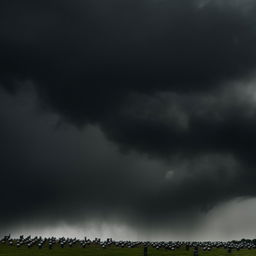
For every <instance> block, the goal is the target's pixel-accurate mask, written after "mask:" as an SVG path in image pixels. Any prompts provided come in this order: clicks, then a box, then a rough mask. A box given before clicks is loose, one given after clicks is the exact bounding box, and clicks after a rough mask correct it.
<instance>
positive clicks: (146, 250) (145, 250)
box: [144, 246, 148, 256]
mask: <svg viewBox="0 0 256 256" xmlns="http://www.w3.org/2000/svg"><path fill="white" fill-rule="evenodd" d="M144 256H148V247H147V246H145V247H144Z"/></svg>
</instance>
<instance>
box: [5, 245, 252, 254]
mask: <svg viewBox="0 0 256 256" xmlns="http://www.w3.org/2000/svg"><path fill="white" fill-rule="evenodd" d="M7 255H8V256H80V255H81V256H82V255H84V256H143V247H137V248H120V247H116V246H111V247H107V248H105V249H104V248H102V247H100V246H97V245H90V246H87V247H85V248H81V247H80V246H74V247H72V248H69V247H65V248H63V249H62V248H60V247H59V246H56V245H55V246H54V247H53V248H52V249H49V248H47V247H44V248H42V249H38V248H37V247H32V248H27V247H26V246H21V247H20V248H17V247H16V246H7V245H5V244H1V245H0V256H7ZM181 255H184V256H186V255H187V256H193V249H190V250H189V251H186V250H185V248H180V249H176V250H175V251H170V250H166V249H159V250H157V249H155V248H152V247H149V248H148V256H181ZM198 255H199V256H201V255H205V256H240V255H241V256H250V255H255V256H256V250H248V249H242V250H240V251H236V250H233V251H232V253H228V252H227V250H226V249H212V251H209V252H208V251H203V250H200V249H199V254H198Z"/></svg>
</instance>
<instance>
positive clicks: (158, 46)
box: [0, 0, 256, 229]
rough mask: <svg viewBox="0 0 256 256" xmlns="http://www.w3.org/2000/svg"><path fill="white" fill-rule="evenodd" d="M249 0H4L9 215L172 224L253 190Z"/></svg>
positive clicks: (255, 105) (1, 46)
mask: <svg viewBox="0 0 256 256" xmlns="http://www.w3.org/2000/svg"><path fill="white" fill-rule="evenodd" d="M255 8H256V4H255V3H254V1H249V0H248V1H218V0H215V1H214V0H212V1H199V0H192V1H189V2H188V1H185V0H177V1H176V0H174V1H165V0H159V1H156V0H149V1H145V0H136V1H135V0H129V1H127V0H122V1H120V0H118V1H117V0H110V1H103V0H98V1H90V0H89V1H79V0H75V1H72V3H70V2H69V1H55V0H52V1H43V2H41V3H38V2H34V1H28V0H26V1H23V2H22V3H20V1H15V0H11V1H5V0H3V1H1V3H0V24H1V25H0V28H1V34H0V54H1V62H0V86H1V87H2V91H1V98H2V101H1V102H2V103H1V108H2V110H1V113H0V114H1V116H0V118H1V121H2V123H3V124H4V125H2V126H1V128H0V133H1V146H0V147H1V152H2V155H3V156H4V157H3V159H4V160H3V161H2V163H1V165H2V170H3V173H4V180H5V182H4V184H3V186H2V188H1V190H2V193H4V191H5V190H8V187H12V186H14V188H13V189H12V190H11V191H10V192H9V193H10V198H15V199H16V198H17V197H18V194H19V191H22V194H23V201H22V203H21V202H20V201H19V200H16V201H17V203H16V204H15V205H13V203H12V201H11V200H9V199H8V198H6V199H5V201H4V203H3V204H4V206H5V208H6V209H8V210H7V211H6V212H4V213H3V215H2V216H1V218H2V220H3V222H5V223H7V224H6V227H7V228H8V223H12V224H13V223H16V222H17V223H18V222H22V221H23V220H24V219H27V218H28V216H30V217H32V216H41V217H40V218H42V221H43V219H44V218H45V219H44V221H52V222H56V221H57V219H58V218H59V217H60V215H61V218H63V220H65V221H68V222H69V221H70V222H72V223H73V222H79V221H82V220H84V219H86V220H89V219H91V218H93V217H95V218H96V219H104V218H107V219H108V218H110V219H111V218H118V217H117V216H119V217H120V221H121V220H122V221H123V222H127V223H129V224H130V225H134V226H140V225H141V228H142V229H143V228H145V226H147V225H149V223H150V225H151V226H152V227H157V226H161V227H162V226H163V223H170V225H172V226H175V223H180V222H177V220H180V221H181V220H182V221H184V220H188V219H189V218H192V217H193V218H195V219H197V218H199V217H198V216H201V213H202V212H204V213H205V212H207V211H209V210H210V209H212V208H213V207H214V206H216V205H218V204H220V203H223V202H226V201H228V200H231V199H234V198H236V197H247V196H255V195H256V190H255V188H254V184H253V181H254V179H255V174H254V168H255V166H256V163H255V157H254V155H255V153H256V148H255V145H256V136H255V130H256V122H255V120H256V118H255V117H256V116H255V114H256V87H255V68H256V50H255V47H254V46H255V44H256V30H255V27H256V26H255V25H256V18H255ZM31 88H33V89H32V92H31ZM26 90H27V93H24V91H26ZM21 99H23V101H24V102H26V103H20V100H21ZM31 100H32V101H31ZM27 102H28V103H27ZM20 104H21V105H22V104H23V105H22V106H23V107H20V106H21V105H20ZM34 108H35V109H37V112H35V113H34V112H33V111H32V109H34ZM42 110H43V111H42ZM41 111H42V112H41ZM63 127H66V128H65V129H64V128H63ZM76 128H79V129H78V130H77V129H76ZM63 129H64V130H63ZM83 136H84V137H83ZM34 141H36V142H37V143H35V142H34ZM83 143H84V144H83ZM35 170H36V171H35ZM71 173H72V175H71ZM12 174H13V175H12ZM12 177H15V179H14V183H13V179H12ZM116 180H117V181H118V182H116ZM13 184H14V185H13ZM131 184H133V185H131ZM131 186H132V189H131ZM32 191H37V193H35V194H34V193H33V192H32ZM105 191H108V196H107V195H106V194H105ZM120 191H121V192H120ZM86 195H87V196H86ZM67 202H68V204H67ZM67 205H68V206H67ZM21 208H24V209H25V210H22V209H21ZM43 209H45V210H43ZM99 212H100V213H99ZM187 212H189V213H190V214H189V216H188V214H187ZM60 213H61V214H60ZM62 214H63V216H62ZM17 215H18V216H19V217H17ZM43 216H45V217H43ZM92 216H93V217H92ZM111 216H112V217H111ZM113 216H114V217H113ZM30 217H29V218H30ZM15 219H16V220H15ZM75 220H77V221H75ZM140 223H141V224H140ZM184 223H185V222H184ZM191 225H192V224H191ZM184 226H185V224H184Z"/></svg>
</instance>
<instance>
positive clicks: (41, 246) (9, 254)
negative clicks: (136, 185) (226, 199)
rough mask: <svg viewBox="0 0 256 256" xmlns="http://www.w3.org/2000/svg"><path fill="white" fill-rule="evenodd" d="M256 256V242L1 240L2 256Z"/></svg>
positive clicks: (26, 238)
mask: <svg viewBox="0 0 256 256" xmlns="http://www.w3.org/2000/svg"><path fill="white" fill-rule="evenodd" d="M82 255H84V256H183V255H184V256H253V255H255V256H256V239H253V240H249V239H241V240H240V241H235V240H233V241H229V242H221V241H219V242H210V241H209V242H182V241H174V242H172V241H169V242H143V241H113V240H112V238H108V239H107V240H106V241H101V240H100V239H99V238H95V239H94V240H90V239H87V238H86V237H85V238H84V239H83V240H79V239H76V238H64V237H62V238H55V237H51V238H42V237H37V236H36V237H31V236H28V237H24V236H23V235H22V236H20V237H19V238H11V236H10V235H8V236H5V237H4V238H3V239H0V256H82Z"/></svg>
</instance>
